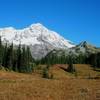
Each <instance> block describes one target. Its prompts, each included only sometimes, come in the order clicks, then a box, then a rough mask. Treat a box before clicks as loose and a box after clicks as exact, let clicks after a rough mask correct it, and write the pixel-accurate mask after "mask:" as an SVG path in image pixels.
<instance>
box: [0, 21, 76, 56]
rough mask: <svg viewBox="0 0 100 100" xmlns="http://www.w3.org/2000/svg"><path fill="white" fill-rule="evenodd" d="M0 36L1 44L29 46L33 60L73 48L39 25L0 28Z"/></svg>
mask: <svg viewBox="0 0 100 100" xmlns="http://www.w3.org/2000/svg"><path fill="white" fill-rule="evenodd" d="M0 36H1V39H2V41H3V42H8V43H12V42H13V44H14V45H18V44H19V43H21V44H22V45H28V46H30V49H31V52H32V55H33V57H35V58H41V57H43V56H44V55H46V54H47V53H48V52H49V51H50V50H52V49H61V48H63V49H66V48H71V47H73V46H74V45H73V43H72V42H71V41H69V40H66V39H64V38H63V37H62V36H60V35H59V34H58V33H56V32H54V31H51V30H49V29H47V28H46V27H44V26H43V25H42V24H40V23H37V24H32V25H30V26H29V27H27V28H24V29H15V28H13V27H7V28H0Z"/></svg>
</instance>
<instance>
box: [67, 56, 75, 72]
mask: <svg viewBox="0 0 100 100" xmlns="http://www.w3.org/2000/svg"><path fill="white" fill-rule="evenodd" d="M67 71H68V72H71V73H73V72H75V67H74V66H73V59H72V56H69V61H68V68H67Z"/></svg>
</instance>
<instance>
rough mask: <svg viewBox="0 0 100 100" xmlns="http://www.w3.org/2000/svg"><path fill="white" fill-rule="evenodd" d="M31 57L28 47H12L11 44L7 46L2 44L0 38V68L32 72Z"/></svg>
mask: <svg viewBox="0 0 100 100" xmlns="http://www.w3.org/2000/svg"><path fill="white" fill-rule="evenodd" d="M32 61H33V59H32V56H31V53H30V49H29V47H26V46H24V45H23V46H22V45H21V44H19V46H17V47H14V46H13V43H12V44H10V45H8V44H7V43H5V44H2V41H1V37H0V68H2V67H4V68H5V69H7V70H13V71H17V72H25V73H27V72H32Z"/></svg>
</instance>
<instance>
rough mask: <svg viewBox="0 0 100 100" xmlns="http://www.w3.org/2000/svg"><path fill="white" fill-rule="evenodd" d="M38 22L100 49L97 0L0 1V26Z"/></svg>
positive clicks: (98, 4) (72, 38)
mask: <svg viewBox="0 0 100 100" xmlns="http://www.w3.org/2000/svg"><path fill="white" fill-rule="evenodd" d="M33 23H42V24H43V25H45V26H46V27H47V28H49V29H51V30H54V31H56V32H58V33H60V35H62V36H63V37H65V38H66V39H69V40H71V41H73V42H74V43H76V44H77V43H79V42H81V41H84V40H85V41H88V42H89V43H91V44H94V45H96V46H98V47H100V0H0V27H7V26H13V27H15V28H18V29H19V28H24V27H27V26H29V25H30V24H33Z"/></svg>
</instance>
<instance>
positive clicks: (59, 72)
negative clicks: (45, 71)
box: [0, 64, 100, 100]
mask: <svg viewBox="0 0 100 100" xmlns="http://www.w3.org/2000/svg"><path fill="white" fill-rule="evenodd" d="M66 66H67V65H54V66H52V67H50V71H49V73H53V75H54V79H44V78H42V77H41V74H40V73H41V71H40V72H37V70H36V71H35V72H34V73H32V74H22V73H16V72H6V71H0V100H100V79H88V78H89V77H96V76H99V75H100V72H96V71H93V69H92V68H91V67H90V66H89V65H84V64H77V65H75V67H76V70H77V77H76V76H75V75H73V74H70V73H68V72H66V71H65V70H63V68H65V69H66Z"/></svg>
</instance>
